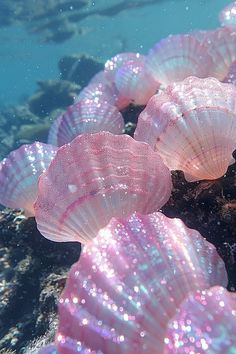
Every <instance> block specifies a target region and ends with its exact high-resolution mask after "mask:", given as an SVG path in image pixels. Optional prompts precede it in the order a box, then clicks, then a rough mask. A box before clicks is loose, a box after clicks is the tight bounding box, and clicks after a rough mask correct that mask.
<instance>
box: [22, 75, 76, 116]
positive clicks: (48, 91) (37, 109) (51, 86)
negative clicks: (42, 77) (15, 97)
mask: <svg viewBox="0 0 236 354" xmlns="http://www.w3.org/2000/svg"><path fill="white" fill-rule="evenodd" d="M38 86H39V88H40V90H39V92H37V93H36V94H35V95H34V96H33V97H31V98H30V100H29V108H30V111H31V112H32V113H33V114H36V115H37V116H39V117H45V116H48V115H49V114H50V113H51V112H52V111H53V110H55V109H57V108H66V107H67V106H69V105H71V104H72V103H73V101H74V97H75V96H76V95H77V94H78V93H79V91H80V87H79V86H78V85H76V84H75V83H71V82H69V81H66V80H47V81H39V82H38Z"/></svg>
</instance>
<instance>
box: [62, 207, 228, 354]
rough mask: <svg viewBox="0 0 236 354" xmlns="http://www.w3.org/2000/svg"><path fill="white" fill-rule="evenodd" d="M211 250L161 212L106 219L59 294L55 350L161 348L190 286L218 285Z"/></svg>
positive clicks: (219, 273) (220, 270)
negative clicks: (102, 227) (172, 319)
mask: <svg viewBox="0 0 236 354" xmlns="http://www.w3.org/2000/svg"><path fill="white" fill-rule="evenodd" d="M226 283H227V275H226V271H225V267H224V263H223V261H222V260H221V259H220V257H219V256H218V254H217V252H216V249H215V247H214V246H212V245H211V244H210V243H208V242H207V241H205V240H204V238H203V237H202V236H201V235H200V234H199V233H198V232H197V231H195V230H192V229H188V228H187V227H186V226H185V225H184V223H183V222H182V221H181V220H179V219H170V218H167V217H166V216H164V215H163V214H161V213H154V214H151V215H145V216H144V215H140V214H133V215H131V216H130V217H129V218H125V219H115V218H113V219H112V220H111V221H110V223H109V225H108V226H107V227H106V228H104V229H103V230H101V231H100V232H99V235H98V237H97V238H96V239H95V240H94V241H93V243H91V244H88V245H86V246H85V247H84V248H83V250H82V255H81V257H80V260H79V261H78V262H77V263H76V264H74V266H73V267H72V268H71V271H70V273H69V277H68V280H67V284H66V287H65V290H64V292H63V294H62V296H61V299H60V301H59V328H58V333H57V335H56V343H57V347H58V349H59V352H60V353H61V354H64V353H76V348H77V345H78V343H79V346H80V350H81V352H83V350H84V353H85V352H86V350H87V351H88V352H89V350H90V351H91V352H93V351H94V352H95V353H100V352H101V353H114V354H115V353H116V354H118V353H122V354H125V353H127V354H128V353H136V354H142V353H152V354H161V353H163V344H164V336H165V333H166V327H167V323H168V321H169V320H170V319H171V318H172V317H173V316H174V314H175V313H176V311H177V308H178V307H179V305H180V304H181V302H182V301H183V300H184V298H185V297H186V296H187V294H189V293H190V292H192V291H195V290H198V289H203V288H204V286H205V287H210V286H213V285H216V284H220V285H223V286H224V285H226Z"/></svg>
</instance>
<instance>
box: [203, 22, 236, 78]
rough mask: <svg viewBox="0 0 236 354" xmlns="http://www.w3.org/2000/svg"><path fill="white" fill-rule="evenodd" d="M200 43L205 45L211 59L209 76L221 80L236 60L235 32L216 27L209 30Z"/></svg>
mask: <svg viewBox="0 0 236 354" xmlns="http://www.w3.org/2000/svg"><path fill="white" fill-rule="evenodd" d="M202 43H203V44H205V45H206V46H207V48H208V49H207V50H208V53H209V54H210V56H211V57H212V60H213V66H212V71H211V76H214V77H215V78H217V79H218V80H223V79H224V78H225V76H226V75H227V73H228V71H229V68H230V65H231V64H232V63H233V62H234V61H235V60H236V32H235V31H232V30H230V29H228V28H218V29H216V30H215V31H211V32H210V33H209V34H208V36H207V37H206V39H205V40H204V41H203V42H202ZM208 76H209V75H208Z"/></svg>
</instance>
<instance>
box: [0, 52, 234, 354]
mask: <svg viewBox="0 0 236 354" xmlns="http://www.w3.org/2000/svg"><path fill="white" fill-rule="evenodd" d="M74 60H78V58H76V59H75V58H74V59H73V58H67V59H66V61H64V64H65V62H66V63H67V64H66V65H65V66H64V75H65V78H67V76H66V72H67V71H70V70H69V67H70V65H73V63H74ZM60 65H61V64H60ZM87 65H90V71H89V74H88V71H86V73H87V77H85V76H82V73H83V72H84V70H83V68H84V66H87ZM100 65H101V64H100V63H98V62H95V61H93V60H92V59H91V58H88V57H81V58H80V61H79V65H77V69H76V70H75V71H74V73H73V75H71V79H70V80H67V81H64V80H58V81H57V82H56V81H54V82H44V83H42V84H40V89H39V91H38V92H37V93H36V94H35V95H34V96H33V97H31V98H29V100H28V102H27V103H26V104H25V105H24V106H18V107H15V108H14V109H15V114H16V115H18V116H17V119H18V120H19V125H20V124H22V117H23V114H22V112H29V116H30V117H31V116H32V115H33V117H35V119H34V120H32V119H29V120H27V124H25V125H26V126H27V129H26V128H25V130H22V134H23V132H25V134H26V135H25V136H24V137H22V138H21V139H20V140H19V139H18V137H19V134H20V133H19V130H17V129H14V127H15V126H14V124H13V125H12V132H13V133H12V135H11V136H8V137H6V141H7V140H9V141H10V143H11V144H9V145H7V144H6V146H5V152H8V150H9V151H10V150H12V149H13V148H15V147H17V146H18V145H19V144H20V143H22V140H24V142H31V141H34V140H35V137H36V136H37V134H38V132H39V130H40V131H41V137H40V138H41V140H42V141H45V140H46V136H47V131H48V125H49V123H51V122H50V121H49V120H48V119H45V118H44V119H42V118H41V117H42V114H41V113H40V110H43V111H45V110H48V111H50V113H52V114H54V116H56V113H55V112H58V110H60V109H63V108H64V107H65V106H67V105H68V104H69V103H70V102H69V101H70V97H71V95H72V94H73V93H74V92H75V91H76V92H77V90H78V91H79V90H80V88H81V87H82V86H84V85H86V84H87V82H88V80H89V78H90V76H93V75H94V73H95V72H97V71H98V70H100ZM80 73H81V75H80ZM78 77H79V78H80V81H79V80H78ZM81 78H82V79H81ZM81 80H82V82H81ZM62 87H63V89H62ZM58 88H61V90H62V91H63V95H65V92H67V94H66V95H65V97H67V99H66V98H65V100H64V101H62V100H61V91H60V89H58ZM52 96H54V101H53V102H51V97H52ZM32 102H33V103H32ZM12 109H13V108H11V110H12ZM142 109H143V107H134V106H130V107H128V108H127V109H126V110H125V111H124V112H123V114H124V118H125V122H126V133H127V134H130V135H132V134H133V132H134V128H135V125H136V121H137V117H138V114H139V113H140V111H141V110H142ZM7 114H9V112H6V113H5V117H6V116H7ZM2 117H4V113H3V115H2ZM25 117H27V115H24V118H25ZM0 119H1V121H3V120H2V118H1V117H0ZM17 119H16V121H17ZM25 119H27V118H25ZM3 132H4V129H2V133H3ZM14 132H17V134H16V135H15V134H14ZM1 151H3V149H1ZM235 171H236V164H234V165H231V166H230V167H229V169H228V172H227V174H226V175H225V176H223V177H222V178H220V179H219V180H216V181H213V182H205V181H201V182H196V183H188V182H186V181H185V179H184V177H183V175H182V173H181V172H178V171H177V172H174V173H172V177H173V184H174V188H173V191H172V195H171V198H170V200H169V201H168V203H167V204H166V205H165V206H164V207H163V209H162V211H163V213H164V214H166V215H167V216H170V217H179V218H181V219H182V220H183V221H184V222H185V223H186V225H187V226H189V227H191V228H194V229H197V230H198V231H199V232H200V233H201V234H202V235H204V237H206V239H207V240H208V241H210V242H211V243H213V244H214V245H215V246H216V247H217V250H218V252H219V254H220V255H221V257H222V258H223V259H224V261H225V264H226V267H227V271H228V275H229V285H228V289H229V290H232V291H235V289H236V241H235V240H236V177H235ZM79 254H80V244H79V243H54V242H51V241H49V240H47V239H45V238H44V237H43V236H41V235H40V233H39V232H38V231H37V229H36V224H35V220H34V219H33V218H30V219H25V218H24V216H23V214H22V212H21V211H19V210H9V209H5V210H2V212H1V214H0V269H1V270H2V271H1V275H0V333H1V337H0V353H17V354H18V353H19V354H20V353H33V352H34V351H36V350H37V348H40V347H41V346H42V345H43V344H45V343H48V342H50V341H52V340H53V336H54V333H55V328H56V325H57V305H56V304H57V300H58V297H59V295H60V293H61V291H62V289H63V287H64V284H65V281H66V277H67V274H68V270H69V268H70V266H71V265H72V264H73V263H74V262H75V261H76V260H77V259H78V258H79ZM6 348H7V349H6Z"/></svg>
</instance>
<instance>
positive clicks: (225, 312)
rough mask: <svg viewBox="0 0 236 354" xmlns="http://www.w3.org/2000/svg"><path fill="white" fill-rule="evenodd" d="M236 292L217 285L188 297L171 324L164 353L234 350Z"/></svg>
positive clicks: (235, 346)
mask: <svg viewBox="0 0 236 354" xmlns="http://www.w3.org/2000/svg"><path fill="white" fill-rule="evenodd" d="M235 334H236V294H235V293H230V292H228V291H227V290H226V289H224V288H222V287H220V286H216V287H213V288H211V289H208V290H203V291H198V292H196V293H194V294H191V295H190V296H189V297H187V298H186V299H185V301H184V302H183V303H182V305H181V306H180V308H179V310H178V312H177V313H176V315H175V316H174V317H173V319H172V320H171V321H170V322H169V324H168V331H167V334H166V338H165V343H166V346H165V350H164V353H165V354H185V353H199V354H205V353H216V354H217V353H222V354H223V353H224V354H226V353H228V354H230V353H232V354H233V353H234V352H235V350H236V335H235Z"/></svg>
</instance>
